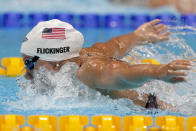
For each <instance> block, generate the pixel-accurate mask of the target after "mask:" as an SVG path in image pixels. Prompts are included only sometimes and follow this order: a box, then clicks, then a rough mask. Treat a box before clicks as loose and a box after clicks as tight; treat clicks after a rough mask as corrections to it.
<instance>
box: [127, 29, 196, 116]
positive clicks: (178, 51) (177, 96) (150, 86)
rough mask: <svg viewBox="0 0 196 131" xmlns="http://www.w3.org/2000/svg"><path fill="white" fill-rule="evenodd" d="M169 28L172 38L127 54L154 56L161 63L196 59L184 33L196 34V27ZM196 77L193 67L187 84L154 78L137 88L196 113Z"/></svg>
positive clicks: (181, 109)
mask: <svg viewBox="0 0 196 131" xmlns="http://www.w3.org/2000/svg"><path fill="white" fill-rule="evenodd" d="M170 30H171V31H172V33H171V36H170V40H169V41H167V42H162V43H159V44H150V45H145V46H140V47H136V48H134V49H133V50H131V51H130V52H129V54H128V55H129V56H131V57H133V58H135V60H136V61H138V59H140V60H141V59H143V58H153V59H155V60H157V61H159V62H160V63H168V62H171V61H172V60H176V59H189V60H193V59H195V58H196V57H195V56H196V54H195V52H194V51H193V50H192V48H191V47H190V46H189V45H188V44H187V43H186V42H185V40H184V39H183V38H181V36H184V35H189V34H194V35H196V29H195V28H193V27H189V26H183V27H182V26H178V27H170ZM185 31H188V32H185ZM127 62H128V61H127ZM193 68H195V66H194V67H193ZM195 77H196V73H195V69H193V70H192V71H188V76H187V80H188V82H187V83H179V84H169V83H165V82H162V81H158V80H154V81H151V82H149V83H146V84H144V85H143V86H142V87H140V88H138V89H137V91H138V92H140V93H139V94H140V95H141V94H143V93H154V94H155V95H156V96H158V98H159V99H161V100H163V101H165V102H167V103H170V104H172V105H173V106H174V107H175V110H176V111H178V112H181V113H185V114H195V113H196V106H195V105H196V101H195V100H196V88H195V87H196V85H195V83H196V81H195ZM140 97H141V96H140Z"/></svg>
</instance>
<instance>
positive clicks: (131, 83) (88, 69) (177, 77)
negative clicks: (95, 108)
mask: <svg viewBox="0 0 196 131" xmlns="http://www.w3.org/2000/svg"><path fill="white" fill-rule="evenodd" d="M190 66H191V63H190V61H188V60H176V61H173V62H171V63H169V64H161V65H152V64H138V65H130V64H128V63H126V62H121V61H115V60H112V61H102V60H99V61H90V62H87V63H85V64H84V65H83V66H82V67H81V68H80V69H79V72H78V78H79V79H80V80H81V81H83V82H84V83H85V84H86V85H88V86H90V87H93V88H102V89H111V90H122V89H131V88H137V87H140V86H142V85H143V84H144V83H145V82H147V81H149V80H152V79H159V80H163V81H166V82H171V83H176V82H183V81H186V79H185V78H184V76H185V75H186V73H185V72H181V71H180V70H189V69H190Z"/></svg>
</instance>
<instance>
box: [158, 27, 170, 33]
mask: <svg viewBox="0 0 196 131" xmlns="http://www.w3.org/2000/svg"><path fill="white" fill-rule="evenodd" d="M167 29H168V27H167V26H163V27H162V28H160V29H158V30H157V33H158V34H160V33H161V32H163V31H166V30H167ZM164 34H165V33H164Z"/></svg>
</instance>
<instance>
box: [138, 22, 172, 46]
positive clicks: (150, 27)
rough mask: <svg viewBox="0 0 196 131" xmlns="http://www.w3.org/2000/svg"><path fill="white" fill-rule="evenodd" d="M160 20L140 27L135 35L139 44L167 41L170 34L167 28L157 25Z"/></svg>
mask: <svg viewBox="0 0 196 131" xmlns="http://www.w3.org/2000/svg"><path fill="white" fill-rule="evenodd" d="M159 23H160V20H159V19H156V20H153V21H151V22H148V23H145V24H143V25H141V26H140V27H139V28H138V29H137V30H136V31H135V34H136V35H137V36H138V37H139V38H140V40H141V42H140V44H146V43H156V42H160V41H164V40H168V39H169V34H170V32H169V31H168V30H167V29H168V27H167V26H166V25H163V24H159ZM163 32H164V33H163Z"/></svg>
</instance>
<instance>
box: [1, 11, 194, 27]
mask: <svg viewBox="0 0 196 131" xmlns="http://www.w3.org/2000/svg"><path fill="white" fill-rule="evenodd" d="M156 18H158V19H161V20H162V22H163V23H164V24H167V25H169V26H176V25H188V26H193V27H196V15H195V14H182V15H176V14H155V15H150V14H126V15H124V14H105V15H101V14H92V13H87V14H72V13H66V12H65V13H64V12H62V13H61V12H60V13H55V14H49V13H43V12H41V13H40V12H35V13H30V14H23V13H20V12H7V13H3V14H1V16H0V24H1V25H0V26H1V27H4V28H15V27H32V26H34V25H36V24H37V23H38V22H40V21H46V20H50V19H60V20H62V21H66V22H68V23H71V24H72V25H74V26H75V27H82V28H125V27H129V28H130V27H131V28H134V29H135V28H137V27H138V26H140V25H141V24H143V23H145V22H148V21H151V20H153V19H156Z"/></svg>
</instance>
